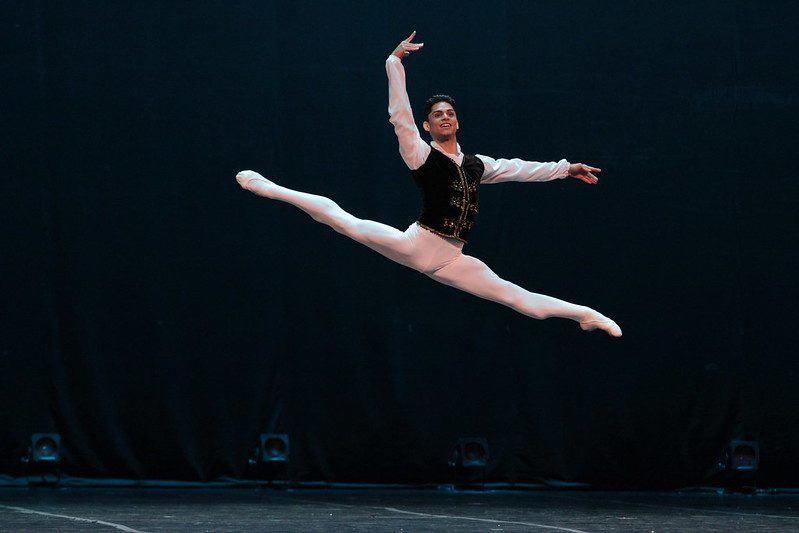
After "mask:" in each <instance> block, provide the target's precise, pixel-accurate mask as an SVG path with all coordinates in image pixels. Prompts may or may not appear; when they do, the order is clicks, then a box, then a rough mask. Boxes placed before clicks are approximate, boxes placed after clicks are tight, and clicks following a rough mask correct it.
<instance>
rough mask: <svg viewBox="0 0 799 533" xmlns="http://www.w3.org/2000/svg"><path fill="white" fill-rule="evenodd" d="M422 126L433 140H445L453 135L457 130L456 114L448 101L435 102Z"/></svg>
mask: <svg viewBox="0 0 799 533" xmlns="http://www.w3.org/2000/svg"><path fill="white" fill-rule="evenodd" d="M422 126H423V127H424V129H425V131H429V132H430V136H431V137H432V138H433V140H434V141H446V140H449V139H451V138H453V137H455V132H457V131H458V116H457V115H456V114H455V109H453V108H452V105H451V104H450V103H448V102H436V103H435V104H434V105H433V107H432V108H430V113H429V114H428V115H427V120H425V121H424V124H422Z"/></svg>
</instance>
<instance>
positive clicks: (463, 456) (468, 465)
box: [449, 437, 489, 489]
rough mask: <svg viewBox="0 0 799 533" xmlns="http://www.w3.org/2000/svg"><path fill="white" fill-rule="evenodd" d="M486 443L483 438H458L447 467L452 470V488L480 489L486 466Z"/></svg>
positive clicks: (483, 481) (487, 457)
mask: <svg viewBox="0 0 799 533" xmlns="http://www.w3.org/2000/svg"><path fill="white" fill-rule="evenodd" d="M488 459H489V455H488V441H487V440H486V439H484V438H483V437H469V438H460V439H458V443H457V444H456V445H455V447H454V448H453V449H452V455H451V456H450V460H449V466H450V467H451V468H452V469H453V475H454V483H453V485H454V487H455V488H460V489H481V488H482V487H483V485H484V484H485V470H486V465H488Z"/></svg>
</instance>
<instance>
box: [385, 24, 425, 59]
mask: <svg viewBox="0 0 799 533" xmlns="http://www.w3.org/2000/svg"><path fill="white" fill-rule="evenodd" d="M415 36H416V30H413V33H411V34H410V35H409V36H408V38H407V39H405V40H404V41H400V43H399V44H398V45H397V47H396V48H395V49H394V51H393V52H391V53H392V54H394V55H395V56H397V57H398V58H400V59H402V58H403V57H405V56H407V55H409V54H410V53H411V52H415V51H417V50H419V49H420V48H421V47H423V46H424V43H412V42H411V41H412V40H413V38H414V37H415Z"/></svg>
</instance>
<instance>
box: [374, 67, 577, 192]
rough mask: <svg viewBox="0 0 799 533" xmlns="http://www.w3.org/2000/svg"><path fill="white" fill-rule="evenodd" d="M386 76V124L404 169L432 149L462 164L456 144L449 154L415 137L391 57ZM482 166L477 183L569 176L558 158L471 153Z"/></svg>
mask: <svg viewBox="0 0 799 533" xmlns="http://www.w3.org/2000/svg"><path fill="white" fill-rule="evenodd" d="M386 74H387V75H388V114H389V116H390V118H389V122H391V124H393V125H394V133H396V135H397V139H398V140H399V151H400V155H401V156H402V159H403V161H405V164H406V165H408V168H409V169H411V170H415V169H417V168H419V167H421V166H422V165H423V164H424V162H425V161H426V160H427V156H429V155H430V150H431V149H436V150H438V151H440V152H441V153H443V154H444V155H446V156H447V157H449V158H450V159H452V160H453V161H455V162H456V163H457V164H458V165H461V164H462V163H463V152H461V147H460V145H457V149H458V153H457V154H450V153H448V152H445V151H444V150H442V149H441V147H440V146H439V145H438V143H436V142H435V141H433V142H432V143H430V144H428V143H426V142H425V141H424V140H422V137H421V136H420V135H419V129H418V128H417V127H416V122H415V121H414V119H413V111H412V110H411V103H410V100H409V98H408V92H407V90H406V89H405V68H404V67H403V66H402V61H400V59H399V58H398V57H397V56H395V55H394V54H391V55H390V56H388V59H386ZM475 156H476V157H478V158H479V159H480V160H481V161H482V162H483V164H484V166H485V170H484V172H483V177H482V178H481V179H480V183H500V182H503V181H550V180H554V179H560V178H565V177H566V176H568V174H569V162H568V161H566V160H565V159H561V160H560V161H558V162H550V163H539V162H536V161H524V160H522V159H516V158H514V159H494V158H493V157H488V156H486V155H481V154H475Z"/></svg>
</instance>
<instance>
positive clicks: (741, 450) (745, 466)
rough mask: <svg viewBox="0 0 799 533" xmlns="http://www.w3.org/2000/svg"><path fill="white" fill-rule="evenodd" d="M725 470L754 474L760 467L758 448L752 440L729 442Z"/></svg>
mask: <svg viewBox="0 0 799 533" xmlns="http://www.w3.org/2000/svg"><path fill="white" fill-rule="evenodd" d="M726 455H727V457H726V459H727V462H726V465H727V469H729V470H732V471H734V472H755V471H757V469H758V467H759V466H760V447H759V446H758V444H757V442H755V441H753V440H731V441H730V443H729V444H728V445H727V454H726Z"/></svg>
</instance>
